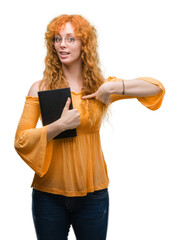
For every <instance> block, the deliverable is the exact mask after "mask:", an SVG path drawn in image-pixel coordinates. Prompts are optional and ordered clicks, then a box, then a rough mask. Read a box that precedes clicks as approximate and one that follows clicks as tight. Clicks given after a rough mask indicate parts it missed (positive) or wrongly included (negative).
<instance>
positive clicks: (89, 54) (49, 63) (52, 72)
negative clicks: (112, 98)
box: [39, 15, 109, 126]
mask: <svg viewBox="0 0 180 240" xmlns="http://www.w3.org/2000/svg"><path fill="white" fill-rule="evenodd" d="M67 22H70V23H71V24H72V26H73V27H74V33H75V36H76V37H78V38H80V39H81V42H82V48H81V61H82V77H83V87H82V90H81V92H82V96H84V95H88V94H91V93H94V92H95V91H97V89H98V88H99V87H100V85H102V84H103V83H104V77H103V74H102V72H101V69H100V67H99V57H98V53H97V47H98V44H97V35H96V29H95V27H94V26H91V25H90V23H89V22H88V21H87V20H86V19H85V18H84V17H82V16H80V15H61V16H58V17H56V18H54V19H53V20H52V21H51V22H50V23H49V24H48V26H47V31H46V33H45V44H46V48H47V55H46V57H45V70H44V72H43V79H42V80H41V81H40V85H39V88H40V90H50V89H57V88H65V87H69V83H68V82H67V81H66V78H65V75H64V73H63V70H62V63H61V61H60V59H59V57H58V55H57V52H56V50H55V47H54V44H53V41H52V39H53V37H54V36H55V35H56V34H59V31H60V29H61V27H62V26H64V25H65V24H66V23H67ZM92 103H93V105H94V104H96V105H97V107H98V109H99V110H100V111H102V114H103V119H104V117H105V116H108V114H107V110H108V106H109V104H103V103H102V102H100V101H98V100H96V99H94V98H93V99H85V100H83V101H82V102H81V109H82V113H83V114H84V115H86V114H88V116H87V117H88V120H89V122H90V124H91V126H92V124H93V123H94V122H95V121H96V114H95V113H94V112H93V111H92V109H91V105H92Z"/></svg>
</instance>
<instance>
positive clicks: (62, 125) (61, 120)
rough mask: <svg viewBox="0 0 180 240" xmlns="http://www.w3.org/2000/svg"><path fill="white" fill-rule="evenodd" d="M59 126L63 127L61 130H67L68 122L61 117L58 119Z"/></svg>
mask: <svg viewBox="0 0 180 240" xmlns="http://www.w3.org/2000/svg"><path fill="white" fill-rule="evenodd" d="M57 124H58V128H59V129H61V132H64V131H65V130H66V124H65V123H64V121H63V118H62V117H61V118H60V119H59V120H58V121H57Z"/></svg>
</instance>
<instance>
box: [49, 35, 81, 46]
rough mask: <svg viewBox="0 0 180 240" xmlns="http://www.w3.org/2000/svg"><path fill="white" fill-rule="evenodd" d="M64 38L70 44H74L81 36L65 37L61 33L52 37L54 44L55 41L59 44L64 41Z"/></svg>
mask: <svg viewBox="0 0 180 240" xmlns="http://www.w3.org/2000/svg"><path fill="white" fill-rule="evenodd" d="M63 39H64V40H65V43H66V44H67V45H69V46H70V45H73V44H74V43H75V41H76V40H79V38H77V37H74V36H67V37H65V38H63V37H61V36H59V35H56V36H54V37H52V39H51V41H52V43H53V44H55V42H56V43H58V44H59V43H61V42H62V40H63Z"/></svg>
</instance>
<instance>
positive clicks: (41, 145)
mask: <svg viewBox="0 0 180 240" xmlns="http://www.w3.org/2000/svg"><path fill="white" fill-rule="evenodd" d="M39 116H40V106H39V99H38V98H37V97H29V96H28V97H26V101H25V104H24V109H23V112H22V115H21V118H20V120H19V124H18V127H17V130H16V134H15V139H14V147H15V149H16V151H17V153H18V154H19V156H20V157H21V158H22V159H23V160H24V161H25V162H26V163H27V164H28V165H29V167H31V168H32V169H33V170H34V171H35V172H36V173H37V174H38V175H39V176H40V177H42V176H43V175H45V173H46V172H47V170H48V168H49V165H50V162H51V156H52V148H53V140H51V141H49V142H47V127H46V126H44V127H41V128H36V125H37V121H38V119H39Z"/></svg>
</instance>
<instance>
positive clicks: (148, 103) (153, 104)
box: [106, 77, 165, 110]
mask: <svg viewBox="0 0 180 240" xmlns="http://www.w3.org/2000/svg"><path fill="white" fill-rule="evenodd" d="M136 79H140V80H144V81H147V82H149V83H152V84H155V85H157V86H158V87H159V88H160V89H161V91H160V92H159V93H158V94H156V95H153V96H148V97H135V96H129V95H121V94H111V96H110V104H111V103H113V102H115V101H117V100H121V99H131V98H136V99H137V100H138V101H139V102H140V103H141V104H143V105H144V106H145V107H147V108H148V109H150V110H157V109H158V108H160V106H161V104H162V101H163V98H164V95H165V88H164V86H163V84H162V83H161V82H160V81H159V80H157V79H155V78H151V77H138V78H136ZM122 80H123V79H120V78H116V77H108V79H107V80H106V81H107V82H117V81H122Z"/></svg>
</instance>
